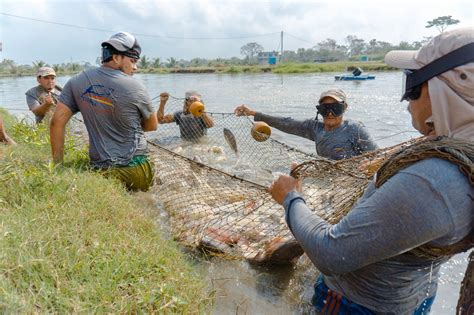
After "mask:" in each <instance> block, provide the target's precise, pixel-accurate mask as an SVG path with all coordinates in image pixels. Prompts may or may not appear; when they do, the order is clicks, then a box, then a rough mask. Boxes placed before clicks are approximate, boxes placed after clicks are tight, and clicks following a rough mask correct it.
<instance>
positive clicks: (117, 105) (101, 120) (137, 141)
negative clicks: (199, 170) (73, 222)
mask: <svg viewBox="0 0 474 315" xmlns="http://www.w3.org/2000/svg"><path fill="white" fill-rule="evenodd" d="M140 53H141V47H140V45H139V44H138V41H137V39H136V38H135V36H133V35H131V34H129V33H126V32H120V33H117V34H115V35H113V36H112V37H110V39H109V40H107V41H105V42H103V43H102V66H101V67H99V68H91V69H87V70H85V71H83V72H81V73H80V74H78V75H76V76H74V77H72V78H71V79H70V80H69V81H68V82H67V83H66V85H65V86H64V89H63V92H62V93H61V96H60V98H59V103H58V106H57V108H56V111H55V113H54V116H53V118H52V120H51V129H50V130H51V148H52V154H53V160H54V161H55V162H62V160H63V156H64V132H65V127H66V124H67V122H68V121H69V119H70V118H71V117H72V116H73V115H74V114H76V113H77V112H79V111H80V112H81V114H82V117H83V119H84V124H85V125H86V128H87V131H88V133H89V144H90V149H89V157H90V159H91V163H92V166H93V167H94V169H96V170H98V171H99V172H100V173H102V174H104V175H105V176H107V177H109V176H110V177H115V178H118V179H119V180H120V181H122V182H123V183H124V184H125V186H126V187H127V188H128V189H130V190H142V191H146V190H148V189H149V188H150V186H151V185H152V184H153V177H154V171H153V163H152V162H151V161H150V159H149V157H148V154H147V152H148V149H147V141H146V138H145V133H144V132H145V131H153V130H156V128H157V125H158V123H157V120H156V113H155V112H154V110H153V108H152V102H151V99H150V96H149V95H148V92H147V90H146V88H145V86H144V85H143V84H142V83H141V82H140V81H139V80H137V79H136V78H134V77H133V73H134V72H135V71H136V70H137V62H138V59H139V58H140Z"/></svg>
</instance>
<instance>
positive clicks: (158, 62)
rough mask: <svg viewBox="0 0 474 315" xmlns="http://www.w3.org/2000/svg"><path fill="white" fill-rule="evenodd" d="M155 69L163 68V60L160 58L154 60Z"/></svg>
mask: <svg viewBox="0 0 474 315" xmlns="http://www.w3.org/2000/svg"><path fill="white" fill-rule="evenodd" d="M152 65H153V68H160V67H161V60H160V58H159V57H157V58H155V59H153V64H152Z"/></svg>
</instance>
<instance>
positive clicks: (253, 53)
mask: <svg viewBox="0 0 474 315" xmlns="http://www.w3.org/2000/svg"><path fill="white" fill-rule="evenodd" d="M458 23H459V20H456V19H453V18H452V17H451V16H450V15H447V16H440V17H437V18H435V19H433V20H431V21H427V25H426V28H430V27H436V28H437V29H438V30H439V31H440V32H443V31H444V30H446V28H447V27H448V26H450V25H454V24H458ZM429 40H431V37H424V38H423V39H421V40H419V41H414V42H411V43H409V42H407V41H401V42H400V43H399V44H396V45H394V44H391V43H389V42H386V41H381V40H377V39H375V38H373V39H371V40H369V41H365V40H364V39H362V38H359V37H357V36H356V35H347V36H346V37H345V38H344V41H343V42H342V43H338V42H337V41H336V40H335V39H332V38H327V39H325V40H324V41H321V42H319V43H317V44H316V45H315V46H313V47H311V48H298V49H297V50H294V51H293V50H284V51H283V53H282V54H281V55H279V52H275V55H277V56H278V59H279V62H283V63H285V62H295V63H299V62H332V61H347V60H349V61H351V60H360V58H361V57H362V56H364V57H365V58H366V59H368V60H373V61H374V60H375V61H378V60H383V56H384V55H385V54H386V53H387V52H388V51H390V50H395V49H400V50H417V49H419V48H421V46H423V44H424V43H426V42H428V41H429ZM263 51H264V47H263V46H262V45H260V44H259V43H257V42H250V43H247V44H245V45H243V46H242V47H241V48H240V54H241V55H242V56H243V57H242V58H239V57H231V58H215V59H206V58H192V59H190V60H185V59H179V60H178V59H176V58H174V57H169V58H167V59H166V60H162V59H161V58H159V57H156V58H152V57H149V56H146V55H143V56H142V57H141V58H140V60H139V62H138V67H139V68H141V69H156V68H190V67H221V66H222V67H224V66H233V65H252V64H257V63H258V54H259V53H260V52H263ZM100 64H101V61H100V57H98V58H97V59H96V65H100ZM45 65H47V64H46V63H45V62H44V61H41V60H37V61H34V62H33V63H32V65H19V64H16V62H15V61H13V60H11V59H3V61H2V62H0V74H12V75H16V74H31V73H34V72H35V71H36V69H38V68H39V67H42V66H45ZM49 66H52V67H53V68H54V70H55V71H56V72H57V73H75V72H78V71H80V70H82V69H85V68H88V67H92V66H93V65H92V64H91V63H89V62H80V63H79V62H69V63H61V64H53V65H49Z"/></svg>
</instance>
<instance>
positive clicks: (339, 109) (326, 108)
mask: <svg viewBox="0 0 474 315" xmlns="http://www.w3.org/2000/svg"><path fill="white" fill-rule="evenodd" d="M345 107H346V104H344V102H340V103H327V104H319V105H316V109H317V110H318V113H319V114H321V115H322V116H323V117H326V116H328V115H329V113H332V115H333V116H334V117H339V116H341V115H342V114H343V113H344V109H345Z"/></svg>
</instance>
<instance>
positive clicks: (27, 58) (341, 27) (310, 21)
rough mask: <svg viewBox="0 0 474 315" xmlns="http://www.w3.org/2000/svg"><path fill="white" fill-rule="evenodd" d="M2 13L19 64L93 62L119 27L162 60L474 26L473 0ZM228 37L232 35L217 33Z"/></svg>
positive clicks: (12, 4) (47, 8) (156, 4)
mask: <svg viewBox="0 0 474 315" xmlns="http://www.w3.org/2000/svg"><path fill="white" fill-rule="evenodd" d="M0 13H1V14H0V41H1V42H2V43H3V51H2V52H0V59H4V58H8V59H13V60H15V61H16V62H17V63H22V64H30V63H31V62H32V61H35V60H43V61H46V62H47V63H50V64H53V63H61V62H69V61H71V60H72V61H76V62H80V61H89V62H92V63H95V60H96V58H97V56H99V54H100V43H101V41H103V40H104V39H107V38H108V37H110V35H112V34H113V31H122V30H123V31H128V32H131V33H134V34H137V38H138V41H139V43H140V44H141V46H142V51H143V54H145V55H147V56H148V57H152V58H154V57H160V58H161V59H162V60H166V59H167V58H168V57H175V58H177V59H181V58H184V59H191V58H193V57H202V58H217V57H224V58H228V57H232V56H238V57H241V55H240V47H241V46H242V45H244V44H246V43H248V42H258V43H259V44H261V45H262V46H263V47H264V48H265V50H275V49H277V48H278V47H279V44H280V34H279V32H280V31H282V30H283V31H284V34H285V35H284V48H285V50H286V49H291V50H296V49H297V48H300V47H303V48H310V47H312V46H314V45H315V44H316V43H318V42H321V41H323V40H325V39H326V38H333V39H335V40H337V41H338V42H339V43H341V44H342V43H343V42H344V38H345V37H346V36H347V35H355V36H357V37H359V38H363V39H365V40H366V41H369V40H371V39H373V38H375V39H377V40H383V41H388V42H390V43H394V44H397V43H399V42H400V41H402V40H404V41H409V42H413V41H415V40H421V39H422V38H423V37H424V36H433V35H436V34H438V31H437V30H436V28H429V29H427V28H425V25H426V21H428V20H432V19H433V18H436V17H438V16H442V15H452V16H453V18H455V19H458V20H460V21H461V23H460V24H458V26H472V25H474V1H472V0H443V1H435V0H430V1H416V0H410V1H407V0H398V1H393V0H387V1H383V0H379V1H367V0H352V1H337V0H332V1H330V0H327V1H322V0H320V1H300V0H298V1H260V0H252V1H239V0H233V1H223V0H220V1H219V0H195V1H183V0H173V1H165V0H140V1H135V0H125V1H110V0H109V1H99V0H82V1H68V0H63V1H57V0H29V1H21V0H0ZM5 14H9V15H17V16H21V17H26V18H33V19H38V20H44V21H50V22H55V23H64V24H71V25H77V26H84V27H88V28H95V29H100V30H105V31H98V30H88V29H81V28H73V27H67V26H61V25H57V24H48V23H42V22H38V21H32V20H28V19H23V18H18V17H12V16H8V15H5ZM451 28H453V26H451ZM265 34H266V35H265ZM172 37H179V38H181V39H173V38H172ZM229 37H230V38H233V39H218V38H229ZM236 37H240V38H236ZM243 37H246V38H243ZM183 38H185V39H183ZM194 38H214V39H212V40H209V39H194Z"/></svg>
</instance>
